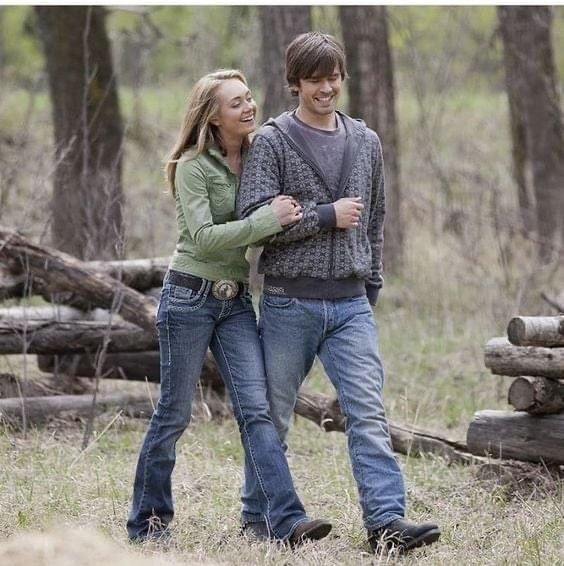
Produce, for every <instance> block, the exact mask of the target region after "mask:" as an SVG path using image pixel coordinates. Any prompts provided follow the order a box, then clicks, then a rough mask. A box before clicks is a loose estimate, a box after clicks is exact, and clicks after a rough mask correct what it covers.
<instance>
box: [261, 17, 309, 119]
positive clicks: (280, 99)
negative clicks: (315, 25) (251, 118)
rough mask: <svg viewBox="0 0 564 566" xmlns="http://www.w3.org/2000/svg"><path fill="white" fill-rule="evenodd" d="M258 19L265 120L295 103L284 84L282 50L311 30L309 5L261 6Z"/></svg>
mask: <svg viewBox="0 0 564 566" xmlns="http://www.w3.org/2000/svg"><path fill="white" fill-rule="evenodd" d="M260 22H261V38H262V74H263V85H264V101H263V105H262V118H263V122H265V121H266V120H267V119H268V118H271V117H272V118H274V117H276V116H278V114H280V113H281V112H284V111H285V110H289V109H290V108H291V107H292V106H295V105H296V103H297V99H296V98H293V97H292V96H291V95H290V93H289V91H288V88H287V86H286V68H285V53H286V47H288V44H289V43H290V42H291V41H292V40H293V39H294V38H295V37H296V36H297V35H299V34H301V33H305V32H308V31H310V30H311V7H310V6H261V7H260Z"/></svg>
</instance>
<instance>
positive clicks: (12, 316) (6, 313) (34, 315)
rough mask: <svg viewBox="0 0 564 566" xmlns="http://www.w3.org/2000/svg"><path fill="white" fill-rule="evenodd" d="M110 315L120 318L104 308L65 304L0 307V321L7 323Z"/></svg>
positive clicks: (100, 317) (84, 318)
mask: <svg viewBox="0 0 564 566" xmlns="http://www.w3.org/2000/svg"><path fill="white" fill-rule="evenodd" d="M110 317H113V318H114V320H121V317H120V316H119V315H117V314H113V315H112V314H111V313H110V312H109V311H107V310H105V309H94V310H91V311H83V310H80V309H75V308H73V307H69V306H67V305H55V304H50V305H45V306H34V305H30V306H19V307H6V308H0V321H2V322H5V323H6V324H9V323H10V321H12V320H14V321H15V320H18V321H19V320H41V321H45V322H46V321H53V322H68V321H71V320H92V321H98V322H102V321H108V320H110Z"/></svg>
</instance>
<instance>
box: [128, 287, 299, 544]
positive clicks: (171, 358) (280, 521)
mask: <svg viewBox="0 0 564 566" xmlns="http://www.w3.org/2000/svg"><path fill="white" fill-rule="evenodd" d="M210 288H211V284H210V283H209V282H204V283H203V285H202V288H201V289H200V290H199V291H194V290H191V289H187V288H184V287H179V286H176V285H172V284H170V283H168V282H167V280H166V279H165V284H164V286H163V290H162V293H161V299H160V304H159V309H158V313H157V328H158V331H159V346H160V352H161V395H160V400H159V403H158V406H157V408H156V410H155V412H154V414H153V416H152V418H151V422H150V424H149V428H148V431H147V433H146V435H145V439H144V442H143V446H142V449H141V452H140V455H139V460H138V463H137V470H136V474H135V483H134V490H133V502H132V506H131V510H130V513H129V518H128V522H127V530H128V534H129V537H130V538H131V539H144V538H147V537H150V536H155V535H158V534H159V533H160V532H161V531H164V529H166V527H167V525H168V523H169V522H170V521H171V520H172V517H173V513H174V511H173V501H172V492H171V474H172V470H173V468H174V464H175V461H176V452H175V446H176V441H177V440H178V439H179V438H180V435H181V434H182V432H183V431H184V430H185V429H186V427H187V426H188V423H189V421H190V417H191V409H192V399H193V394H194V390H195V388H196V384H197V382H198V379H199V377H200V372H201V370H202V365H203V362H204V357H205V355H206V351H207V349H208V346H209V347H210V348H211V350H212V353H213V355H214V357H215V360H216V362H217V364H218V366H219V369H220V372H221V375H222V377H223V379H224V381H225V384H226V386H227V389H228V391H229V394H230V397H231V402H232V405H233V411H234V413H235V417H236V419H237V423H238V425H239V430H240V433H241V440H242V443H243V446H244V449H245V456H246V461H247V462H248V463H249V466H250V468H251V469H252V470H253V477H255V476H256V477H257V478H258V487H257V490H256V495H257V496H258V500H259V503H258V507H257V508H255V512H256V513H257V515H258V516H259V518H260V520H266V522H267V525H268V527H269V531H270V533H271V534H272V535H273V536H274V537H275V538H278V539H286V538H288V537H289V536H290V535H291V534H292V532H293V530H294V528H295V526H296V525H297V524H298V523H300V522H302V521H304V520H306V519H307V517H306V514H305V511H304V508H303V506H302V504H301V502H300V500H299V498H298V496H297V495H296V492H295V490H294V486H293V483H292V477H291V475H290V470H289V468H288V464H287V462H286V457H285V455H284V451H283V449H282V444H281V442H280V439H279V436H278V434H277V432H276V429H275V428H274V425H273V424H272V420H271V418H270V415H269V408H268V401H267V398H266V378H265V372H264V362H263V355H262V349H261V346H260V342H259V338H258V332H257V326H256V317H255V313H254V310H253V306H252V302H251V299H250V297H249V296H248V295H244V296H240V297H238V298H235V299H233V300H227V301H220V300H217V299H215V298H214V297H213V296H212V294H211V292H210Z"/></svg>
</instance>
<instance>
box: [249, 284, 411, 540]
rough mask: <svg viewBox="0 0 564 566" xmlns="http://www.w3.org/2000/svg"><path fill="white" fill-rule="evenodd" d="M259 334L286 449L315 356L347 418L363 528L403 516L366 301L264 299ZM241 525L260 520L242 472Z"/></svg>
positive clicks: (254, 495) (372, 323)
mask: <svg viewBox="0 0 564 566" xmlns="http://www.w3.org/2000/svg"><path fill="white" fill-rule="evenodd" d="M260 309H261V310H260V320H259V332H260V335H261V341H262V344H263V350H264V359H265V366H266V374H267V380H268V396H269V401H270V414H271V416H272V420H273V421H274V424H275V426H276V429H277V430H278V433H279V435H280V438H281V440H282V441H283V442H284V441H285V439H286V435H287V433H288V426H289V423H290V418H291V417H292V414H293V411H294V406H295V403H296V396H297V393H298V390H299V388H300V385H301V384H302V382H303V380H304V379H305V377H306V375H307V374H308V372H309V371H310V369H311V367H312V365H313V362H314V360H315V356H316V355H318V356H319V359H320V360H321V362H322V364H323V367H324V369H325V371H326V373H327V375H328V376H329V379H330V380H331V382H332V383H333V385H334V386H335V389H336V391H337V396H338V399H339V404H340V406H341V410H342V411H343V413H344V414H345V416H346V435H347V441H348V449H349V456H350V460H351V464H352V471H353V475H354V478H355V480H356V483H357V486H358V491H359V497H360V505H361V507H362V512H363V519H364V524H365V526H366V527H367V528H368V529H376V528H379V527H382V526H384V525H386V524H388V523H390V522H392V521H393V520H395V519H397V518H400V517H403V516H404V513H405V487H404V482H403V476H402V472H401V470H400V468H399V465H398V463H397V461H396V459H395V457H394V455H393V452H392V447H391V442H390V435H389V430H388V423H387V420H386V415H385V412H384V405H383V402H382V386H383V380H384V372H383V369H382V363H381V361H380V357H379V354H378V333H377V328H376V323H375V321H374V316H373V313H372V309H371V307H370V305H369V303H368V300H367V298H366V297H365V296H361V297H351V298H346V299H335V300H321V299H296V298H287V297H279V296H274V295H266V294H265V295H263V297H262V299H261V305H260ZM242 503H243V511H242V520H243V521H250V520H253V518H254V519H255V520H257V517H259V513H260V504H259V498H258V490H257V483H256V478H255V475H254V473H253V471H252V469H251V467H250V466H249V465H248V462H247V463H246V465H245V484H244V486H243V493H242Z"/></svg>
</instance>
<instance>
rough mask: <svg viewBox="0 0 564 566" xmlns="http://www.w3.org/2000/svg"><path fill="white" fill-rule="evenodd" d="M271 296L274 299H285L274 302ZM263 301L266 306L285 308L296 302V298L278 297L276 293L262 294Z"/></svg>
mask: <svg viewBox="0 0 564 566" xmlns="http://www.w3.org/2000/svg"><path fill="white" fill-rule="evenodd" d="M273 297H276V299H286V301H285V302H283V303H276V302H272V299H273ZM263 303H264V304H265V305H266V306H267V307H272V308H274V309H286V308H288V307H290V306H292V305H294V304H295V303H296V299H295V298H294V297H279V296H277V295H263Z"/></svg>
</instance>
